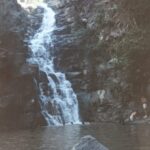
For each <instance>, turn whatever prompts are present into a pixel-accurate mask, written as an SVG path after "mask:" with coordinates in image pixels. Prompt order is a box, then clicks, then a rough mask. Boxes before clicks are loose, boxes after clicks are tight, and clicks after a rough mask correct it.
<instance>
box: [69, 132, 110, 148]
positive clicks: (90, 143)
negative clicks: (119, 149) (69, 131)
mask: <svg viewBox="0 0 150 150" xmlns="http://www.w3.org/2000/svg"><path fill="white" fill-rule="evenodd" d="M72 150H109V149H108V148H107V147H105V146H104V145H103V144H101V143H99V142H98V141H97V140H96V139H95V138H94V137H92V136H90V135H87V136H84V137H82V138H81V139H80V141H79V142H78V143H77V144H76V145H75V146H74V147H73V148H72Z"/></svg>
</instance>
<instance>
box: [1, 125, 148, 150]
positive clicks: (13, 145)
mask: <svg viewBox="0 0 150 150" xmlns="http://www.w3.org/2000/svg"><path fill="white" fill-rule="evenodd" d="M84 135H92V136H94V137H96V138H97V140H98V141H100V142H101V143H102V144H104V145H105V146H107V147H108V148H109V149H110V150H150V125H148V124H147V125H124V126H121V125H115V124H92V125H73V126H62V127H41V128H37V129H35V130H9V131H8V130H7V131H6V130H4V131H0V150H71V148H72V146H73V145H74V144H76V143H77V142H78V141H79V139H80V138H81V137H83V136H84Z"/></svg>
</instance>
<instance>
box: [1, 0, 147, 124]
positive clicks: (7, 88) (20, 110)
mask: <svg viewBox="0 0 150 150" xmlns="http://www.w3.org/2000/svg"><path fill="white" fill-rule="evenodd" d="M45 1H46V2H47V3H48V4H49V6H51V7H52V8H53V9H54V10H55V12H56V29H55V31H54V33H53V47H54V51H53V54H54V55H55V56H56V57H55V59H54V63H55V66H56V69H57V70H59V71H62V72H64V73H66V75H67V78H68V79H69V80H70V81H71V82H72V86H73V89H74V90H75V92H76V93H77V96H78V100H79V104H80V114H81V118H82V120H83V121H98V122H99V121H115V122H116V121H117V122H120V120H122V119H123V120H126V119H127V118H128V117H129V114H130V113H131V112H132V111H133V110H135V109H136V110H137V109H138V110H140V109H139V108H140V106H141V104H140V102H138V100H139V97H140V96H141V95H147V96H148V97H150V90H149V85H150V81H149V75H150V71H149V56H150V52H149V47H150V45H149V38H150V37H149V35H150V34H149V27H150V25H149V22H147V18H149V15H148V14H149V7H148V6H149V4H150V2H149V0H145V1H140V0H132V1H130V0H92V1H91V0H45ZM135 5H136V6H137V7H134V6H135ZM29 11H32V12H33V13H32V14H27V12H25V11H24V10H23V9H22V8H21V7H20V6H19V5H18V4H17V1H16V0H11V1H10V0H1V1H0V124H1V125H2V124H3V125H9V126H16V125H19V126H31V125H33V124H34V123H35V122H36V123H37V124H40V125H41V124H43V123H45V122H44V121H43V119H42V116H41V114H40V106H39V103H38V99H39V97H38V89H37V85H36V84H37V83H36V82H35V78H36V79H37V78H38V79H39V80H41V79H43V78H44V79H45V74H44V73H43V72H40V71H39V69H38V67H37V66H34V65H28V64H26V58H27V57H28V54H29V50H28V49H27V47H26V45H25V43H24V42H23V41H24V38H25V36H30V35H32V34H33V33H34V31H35V30H36V29H38V27H39V24H40V22H41V18H42V9H37V10H35V11H33V10H32V9H31V10H30V9H29ZM145 14H147V17H143V16H145ZM27 16H29V17H27ZM27 26H28V30H27ZM27 52H28V53H27ZM141 79H142V80H141ZM45 82H47V80H46V79H45ZM146 92H147V93H146ZM141 114H142V113H141ZM16 118H17V119H16Z"/></svg>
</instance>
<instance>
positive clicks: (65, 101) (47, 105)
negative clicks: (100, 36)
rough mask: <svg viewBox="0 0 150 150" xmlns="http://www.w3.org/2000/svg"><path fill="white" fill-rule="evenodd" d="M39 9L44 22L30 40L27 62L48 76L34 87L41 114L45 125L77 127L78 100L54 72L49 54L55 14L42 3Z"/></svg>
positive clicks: (58, 74)
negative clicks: (36, 87) (41, 9)
mask: <svg viewBox="0 0 150 150" xmlns="http://www.w3.org/2000/svg"><path fill="white" fill-rule="evenodd" d="M40 7H42V8H43V10H44V13H43V20H42V23H41V27H40V28H39V29H38V30H37V32H36V33H35V35H34V36H32V37H31V38H30V39H29V48H30V49H31V51H32V54H31V56H30V58H28V60H27V61H28V63H31V64H37V65H38V66H39V69H40V71H41V72H44V74H45V75H46V76H47V77H46V78H47V82H46V83H45V81H40V82H39V83H37V86H38V87H39V97H40V105H41V110H42V114H43V116H44V118H45V119H46V121H47V123H48V125H61V124H72V123H73V124H77V123H80V119H79V112H78V101H77V97H76V95H75V93H74V91H73V89H72V87H71V83H70V82H69V81H68V80H66V77H65V74H63V73H61V72H56V71H55V69H54V63H53V56H52V54H51V52H50V51H51V49H52V47H53V45H52V44H53V43H52V31H53V30H54V28H55V26H54V25H55V13H54V11H53V10H52V9H51V8H49V7H48V6H47V4H45V3H44V4H43V3H42V4H41V5H40Z"/></svg>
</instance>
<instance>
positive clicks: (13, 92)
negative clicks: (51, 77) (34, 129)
mask: <svg viewBox="0 0 150 150" xmlns="http://www.w3.org/2000/svg"><path fill="white" fill-rule="evenodd" d="M27 25H28V18H27V13H26V12H25V11H24V10H23V9H22V8H21V6H20V5H18V4H17V1H16V0H11V1H10V0H1V1H0V125H1V126H9V127H30V126H32V125H34V123H35V122H37V121H39V119H38V118H41V115H40V107H39V104H38V91H37V89H36V84H35V82H34V78H33V77H34V74H36V73H37V72H38V71H37V70H38V69H37V67H36V66H30V65H27V64H26V58H27V47H26V46H25V44H24V42H23V40H24V35H25V33H26V29H27ZM39 124H40V122H39Z"/></svg>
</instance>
